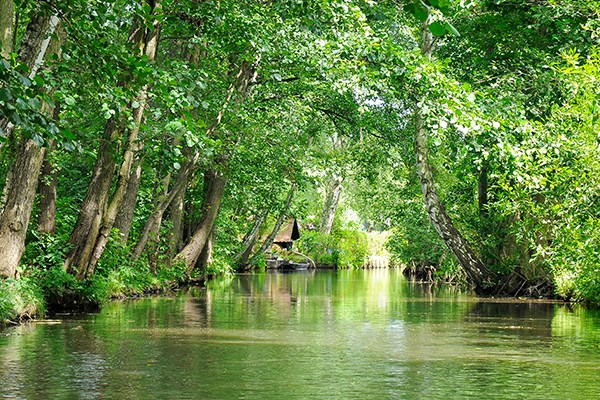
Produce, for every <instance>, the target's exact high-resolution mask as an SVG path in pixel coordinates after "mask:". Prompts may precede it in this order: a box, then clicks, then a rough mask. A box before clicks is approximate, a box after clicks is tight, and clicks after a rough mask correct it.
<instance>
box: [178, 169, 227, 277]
mask: <svg viewBox="0 0 600 400" xmlns="http://www.w3.org/2000/svg"><path fill="white" fill-rule="evenodd" d="M204 182H205V188H206V189H205V193H206V195H205V197H204V201H203V203H202V211H201V215H202V217H201V218H200V223H199V225H198V227H197V228H196V230H195V231H194V234H193V235H192V237H191V238H190V242H189V243H188V244H187V245H186V246H185V247H184V248H183V249H182V250H181V251H180V252H179V254H177V256H176V257H175V260H176V261H183V262H184V263H185V265H187V267H188V273H191V272H192V270H193V269H194V266H195V265H196V261H197V260H198V257H199V256H200V253H201V252H202V249H203V248H204V246H205V245H206V242H207V240H208V237H209V235H210V231H211V230H212V228H213V225H214V223H215V220H216V219H217V215H218V213H219V208H220V207H221V201H222V200H223V193H224V191H225V185H226V183H227V177H226V175H225V174H224V173H223V172H221V171H218V170H216V169H211V170H210V171H208V172H206V173H205V174H204Z"/></svg>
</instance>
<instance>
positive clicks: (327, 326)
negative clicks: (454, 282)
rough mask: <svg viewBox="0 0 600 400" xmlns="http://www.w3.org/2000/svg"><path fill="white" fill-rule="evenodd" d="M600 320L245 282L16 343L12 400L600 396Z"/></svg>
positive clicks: (380, 278) (401, 294)
mask: <svg viewBox="0 0 600 400" xmlns="http://www.w3.org/2000/svg"><path fill="white" fill-rule="evenodd" d="M599 339H600V315H599V313H598V311H595V310H587V309H585V308H581V307H573V308H570V307H568V306H565V305H560V304H550V303H510V302H494V301H491V300H485V301H480V300H478V299H476V298H474V297H472V296H470V295H469V294H468V293H465V292H463V291H460V290H457V289H451V288H447V287H436V286H426V285H417V284H410V283H408V282H406V281H405V280H404V278H403V277H402V275H401V274H400V273H399V272H398V271H396V270H372V271H340V272H335V271H326V272H322V271H321V272H314V271H308V272H302V273H288V274H278V273H265V274H255V275H238V276H234V277H231V278H228V279H223V280H216V281H213V282H210V283H209V285H208V287H207V288H205V289H198V288H195V289H192V290H190V291H189V292H187V293H181V294H179V295H177V296H173V297H168V298H152V299H143V300H140V301H135V302H121V303H111V304H109V305H108V306H107V307H106V308H105V309H104V310H103V311H102V313H100V314H85V315H77V316H70V315H69V316H56V318H55V319H54V320H49V321H44V322H39V323H34V324H31V325H25V326H22V327H17V328H12V329H8V330H5V331H3V332H1V334H0V364H1V365H2V368H1V369H0V382H1V383H2V384H1V385H0V397H7V398H89V399H95V398H102V399H108V398H117V399H121V398H131V399H136V398H140V399H146V398H213V399H230V398H243V399H280V398H282V397H286V398H291V399H307V398H315V399H387V398H389V399H423V398H427V399H442V398H443V399H446V398H472V399H476V398H477V399H480V398H493V399H525V398H527V399H548V398H556V399H563V398H569V399H590V398H597V397H599V396H600V387H599V385H598V383H597V377H598V376H599V375H600V366H599V365H600V364H599V361H600V347H599V346H598V345H599V343H600V340H599Z"/></svg>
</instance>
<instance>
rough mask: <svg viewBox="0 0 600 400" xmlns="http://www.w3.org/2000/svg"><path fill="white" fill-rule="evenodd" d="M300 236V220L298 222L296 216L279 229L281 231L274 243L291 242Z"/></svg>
mask: <svg viewBox="0 0 600 400" xmlns="http://www.w3.org/2000/svg"><path fill="white" fill-rule="evenodd" d="M299 238H300V229H298V222H296V218H294V219H292V220H290V221H289V222H288V223H287V224H285V225H284V226H283V228H281V229H280V230H279V233H278V234H277V236H276V237H275V240H273V243H276V244H277V243H291V242H293V241H294V240H296V239H299Z"/></svg>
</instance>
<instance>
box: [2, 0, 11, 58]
mask: <svg viewBox="0 0 600 400" xmlns="http://www.w3.org/2000/svg"><path fill="white" fill-rule="evenodd" d="M0 10H2V12H0V43H1V45H2V47H1V51H0V56H1V57H2V58H5V59H9V58H10V53H11V52H12V50H13V49H12V46H13V19H14V13H15V6H14V2H13V0H0Z"/></svg>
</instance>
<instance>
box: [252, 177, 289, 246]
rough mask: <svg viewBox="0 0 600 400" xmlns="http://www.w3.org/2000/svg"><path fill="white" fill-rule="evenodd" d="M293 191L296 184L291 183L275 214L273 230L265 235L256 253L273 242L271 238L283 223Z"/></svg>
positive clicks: (273, 237)
mask: <svg viewBox="0 0 600 400" xmlns="http://www.w3.org/2000/svg"><path fill="white" fill-rule="evenodd" d="M295 192H296V185H295V184H292V187H291V188H290V191H289V192H288V195H287V197H286V199H285V203H284V204H283V207H282V208H281V211H280V212H279V215H278V216H277V221H275V226H273V230H272V231H271V233H269V236H267V238H266V239H265V241H264V242H263V244H262V245H261V246H260V249H258V251H257V252H256V255H258V254H262V253H264V252H265V251H267V249H268V248H269V247H271V245H272V244H273V240H275V238H276V237H277V233H279V230H280V229H281V225H283V222H284V221H285V218H286V217H287V216H288V212H289V210H290V206H291V205H292V199H293V198H294V193H295Z"/></svg>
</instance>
